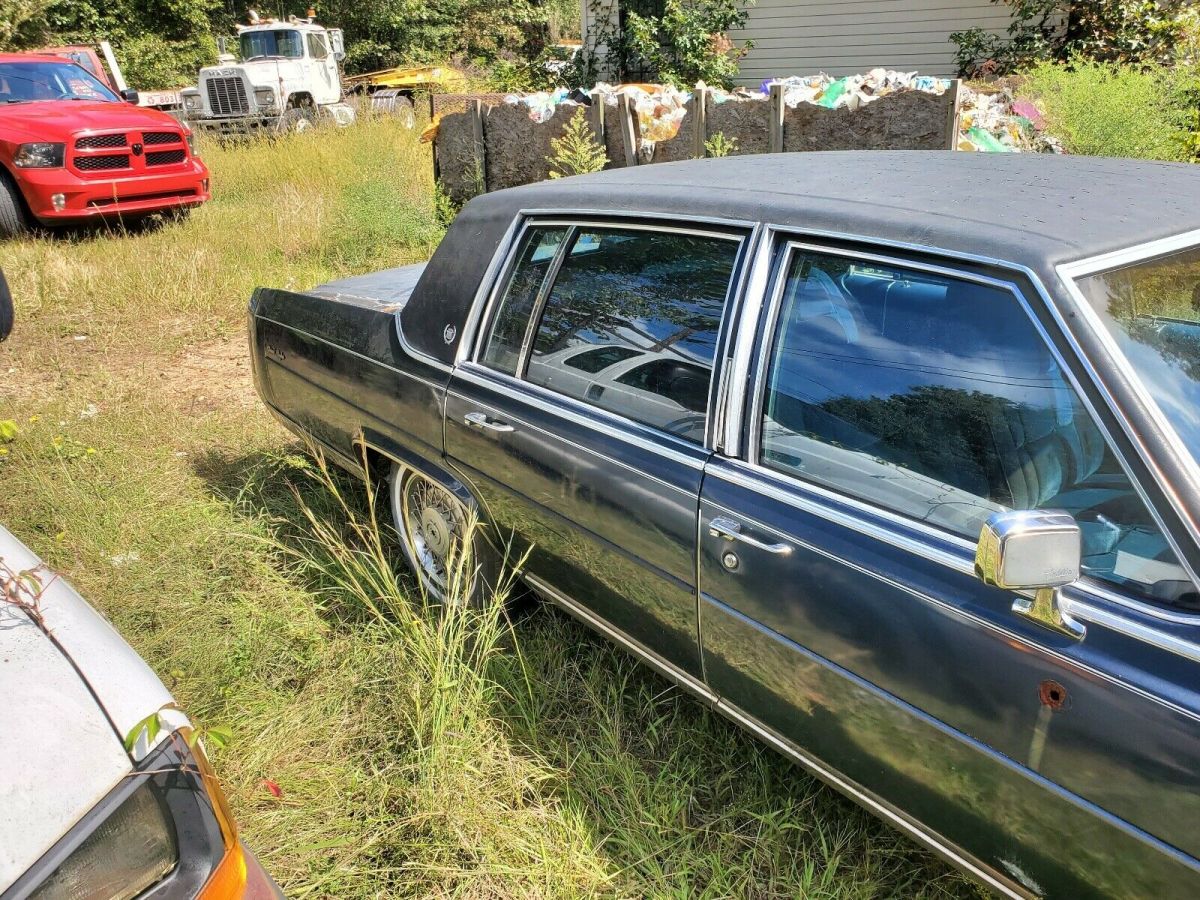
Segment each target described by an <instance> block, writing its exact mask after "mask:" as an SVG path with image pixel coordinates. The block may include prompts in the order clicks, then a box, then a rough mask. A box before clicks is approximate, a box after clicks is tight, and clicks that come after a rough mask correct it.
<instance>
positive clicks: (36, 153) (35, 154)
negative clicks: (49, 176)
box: [13, 143, 67, 169]
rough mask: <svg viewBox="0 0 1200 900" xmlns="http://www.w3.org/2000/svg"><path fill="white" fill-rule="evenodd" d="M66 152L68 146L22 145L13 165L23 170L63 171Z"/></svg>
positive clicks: (18, 149)
mask: <svg viewBox="0 0 1200 900" xmlns="http://www.w3.org/2000/svg"><path fill="white" fill-rule="evenodd" d="M66 150H67V145H66V144H43V143H37V144H22V145H21V146H19V147H18V148H17V152H16V155H15V156H14V157H13V165H14V166H17V167H18V168H21V169H61V168H62V165H63V158H64V154H65V153H66Z"/></svg>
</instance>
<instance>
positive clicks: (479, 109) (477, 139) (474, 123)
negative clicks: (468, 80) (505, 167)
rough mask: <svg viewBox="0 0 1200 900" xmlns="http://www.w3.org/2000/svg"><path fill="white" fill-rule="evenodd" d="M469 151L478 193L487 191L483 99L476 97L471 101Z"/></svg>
mask: <svg viewBox="0 0 1200 900" xmlns="http://www.w3.org/2000/svg"><path fill="white" fill-rule="evenodd" d="M471 152H472V154H473V158H474V162H475V167H476V168H475V171H476V179H475V180H476V182H477V183H476V184H475V185H474V186H475V187H476V188H478V190H479V193H480V194H486V193H487V189H488V188H487V145H486V144H485V143H484V142H483V101H482V100H480V99H479V98H478V97H476V98H475V99H474V100H472V101H471Z"/></svg>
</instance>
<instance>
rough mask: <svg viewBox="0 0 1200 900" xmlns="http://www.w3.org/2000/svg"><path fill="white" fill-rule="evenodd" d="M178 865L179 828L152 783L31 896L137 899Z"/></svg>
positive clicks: (40, 898) (38, 898)
mask: <svg viewBox="0 0 1200 900" xmlns="http://www.w3.org/2000/svg"><path fill="white" fill-rule="evenodd" d="M178 862H179V847H178V845H177V844H176V842H175V830H174V828H173V827H172V826H171V823H170V822H169V821H167V818H166V816H165V815H164V813H163V808H162V804H161V803H160V802H159V799H158V797H157V796H156V795H155V791H154V789H153V788H152V787H151V786H150V783H149V782H143V783H142V786H141V787H139V788H138V789H137V790H136V791H134V792H133V793H132V794H131V795H130V796H129V798H128V799H127V800H126V801H125V802H124V803H122V804H121V805H120V806H119V807H118V808H117V809H116V810H115V811H114V812H113V813H112V814H111V815H110V816H109V817H108V819H106V820H105V821H104V822H103V823H102V824H101V825H100V826H99V827H98V828H96V830H95V831H93V832H92V833H91V834H89V835H88V836H87V838H86V839H85V840H84V841H83V843H81V844H80V845H79V846H78V847H77V848H75V851H74V852H73V853H72V854H71V855H70V856H68V857H67V858H66V859H65V860H64V861H63V863H62V865H60V866H59V867H58V868H57V869H56V870H55V871H54V874H53V875H51V876H50V877H49V878H47V879H46V880H45V881H44V882H42V884H41V885H39V886H38V889H37V890H36V891H34V892H33V894H32V895H31V900H51V898H54V900H57V898H60V897H61V898H69V897H134V896H137V895H138V894H140V893H141V892H142V891H144V890H145V889H146V888H148V887H150V885H152V884H155V883H156V882H158V881H160V880H161V879H162V878H163V876H165V875H166V874H167V873H168V872H170V871H171V870H172V869H174V868H175V865H176V864H177V863H178Z"/></svg>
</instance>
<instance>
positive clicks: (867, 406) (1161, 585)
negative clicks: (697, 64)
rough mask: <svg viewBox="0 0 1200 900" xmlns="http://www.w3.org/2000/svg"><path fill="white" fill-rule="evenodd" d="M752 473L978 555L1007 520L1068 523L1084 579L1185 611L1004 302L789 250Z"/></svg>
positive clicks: (1159, 547) (1022, 317)
mask: <svg viewBox="0 0 1200 900" xmlns="http://www.w3.org/2000/svg"><path fill="white" fill-rule="evenodd" d="M759 428H760V432H759V434H760V437H761V440H760V444H761V448H760V452H759V462H761V464H762V465H764V466H767V467H769V468H772V469H776V470H779V471H781V472H785V473H787V474H790V475H794V476H796V477H797V478H801V479H806V480H809V481H812V482H815V483H818V484H821V485H825V486H827V487H830V488H833V489H835V490H837V491H840V492H842V493H845V494H849V495H851V496H854V497H857V498H860V499H863V500H866V501H869V502H871V503H874V504H877V505H879V506H881V507H885V508H887V509H890V510H894V511H895V512H898V513H901V514H903V515H906V516H910V517H911V518H913V519H916V520H919V521H922V522H927V523H929V524H932V525H935V526H938V527H940V528H943V529H946V530H948V531H951V532H954V533H956V534H959V535H962V536H964V537H967V538H969V539H971V540H975V539H976V538H978V536H979V531H980V527H981V526H982V524H983V522H984V520H986V519H987V517H988V516H989V515H991V514H992V513H993V512H996V511H998V510H1001V509H1063V510H1066V511H1068V512H1070V513H1071V514H1072V515H1073V516H1074V517H1075V519H1076V521H1077V522H1078V523H1079V526H1080V528H1081V530H1082V535H1083V571H1084V572H1085V573H1086V574H1088V575H1091V576H1093V577H1095V578H1099V579H1103V580H1104V581H1107V582H1110V583H1112V584H1113V585H1115V586H1117V587H1119V588H1121V589H1122V590H1125V591H1127V592H1129V593H1131V594H1135V595H1138V596H1140V597H1143V598H1146V599H1151V600H1158V601H1161V602H1165V603H1169V604H1171V605H1174V606H1179V607H1183V608H1189V609H1195V608H1200V605H1198V604H1197V595H1196V590H1195V587H1194V586H1193V585H1192V584H1191V583H1190V581H1189V580H1188V577H1187V575H1186V573H1185V571H1184V569H1183V568H1182V567H1181V566H1180V564H1179V562H1178V560H1177V559H1176V557H1175V555H1174V553H1173V552H1172V550H1171V549H1170V547H1169V545H1168V543H1167V541H1166V539H1165V538H1164V537H1163V535H1162V533H1161V532H1160V531H1159V529H1158V527H1157V526H1156V525H1155V523H1154V519H1153V517H1152V516H1151V515H1150V514H1149V511H1148V510H1147V508H1146V506H1145V504H1144V503H1143V501H1142V499H1141V497H1140V496H1139V494H1138V493H1137V491H1136V490H1135V488H1134V486H1133V485H1132V484H1131V482H1130V481H1129V478H1128V477H1127V476H1126V475H1125V473H1124V471H1123V470H1122V468H1121V466H1120V465H1119V463H1118V462H1117V460H1116V458H1115V456H1114V455H1113V454H1112V452H1111V451H1110V449H1109V447H1108V446H1107V443H1106V440H1105V438H1104V436H1103V434H1102V433H1101V431H1100V429H1099V427H1098V426H1097V425H1096V424H1095V422H1094V421H1093V420H1092V419H1091V417H1090V414H1089V413H1088V411H1087V410H1086V409H1085V408H1084V406H1083V404H1082V403H1081V402H1080V400H1079V398H1078V397H1077V396H1076V394H1075V391H1074V389H1073V388H1072V387H1071V386H1070V384H1069V383H1068V381H1067V379H1066V377H1065V375H1064V373H1063V372H1062V371H1061V369H1060V368H1059V366H1058V364H1057V362H1056V361H1055V359H1054V357H1053V356H1052V355H1051V353H1050V350H1049V348H1048V347H1047V345H1046V344H1045V342H1044V340H1043V338H1042V336H1041V335H1040V334H1039V333H1038V332H1037V330H1036V328H1035V327H1034V325H1033V323H1032V322H1031V321H1030V319H1029V317H1028V315H1027V314H1026V313H1025V311H1024V310H1023V309H1022V308H1021V306H1020V304H1019V302H1018V301H1017V298H1016V297H1015V296H1014V295H1013V294H1012V293H1011V292H1010V291H1008V290H1004V289H1000V288H997V287H991V286H988V285H983V284H977V283H974V282H968V281H964V280H961V279H955V278H946V277H942V276H938V275H933V274H928V273H925V272H920V271H916V270H906V269H901V268H893V267H890V266H887V265H881V264H878V263H872V264H871V265H870V267H869V268H868V267H866V266H859V265H856V264H855V263H854V262H853V261H851V260H849V259H847V258H844V257H839V256H832V255H824V254H817V253H809V252H799V251H797V252H796V253H794V255H793V256H792V258H791V260H790V263H789V266H788V269H787V277H786V280H785V282H784V285H783V294H782V300H781V307H780V310H779V319H778V323H777V325H776V329H775V334H774V336H773V342H772V347H771V352H770V358H769V369H768V373H767V390H766V396H765V397H764V398H763V412H762V418H761V420H760V422H759Z"/></svg>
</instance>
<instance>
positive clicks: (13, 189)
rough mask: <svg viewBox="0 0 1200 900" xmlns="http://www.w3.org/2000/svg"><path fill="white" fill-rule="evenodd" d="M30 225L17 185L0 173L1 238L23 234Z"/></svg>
mask: <svg viewBox="0 0 1200 900" xmlns="http://www.w3.org/2000/svg"><path fill="white" fill-rule="evenodd" d="M28 225H29V223H28V222H27V221H26V220H25V207H24V206H23V205H22V203H21V194H20V192H19V191H18V190H17V186H16V185H15V184H13V183H12V182H11V181H10V180H9V179H8V177H7V176H5V175H4V174H0V238H13V237H16V236H17V235H19V234H23V233H24V232H25V230H26V228H27V227H28Z"/></svg>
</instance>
